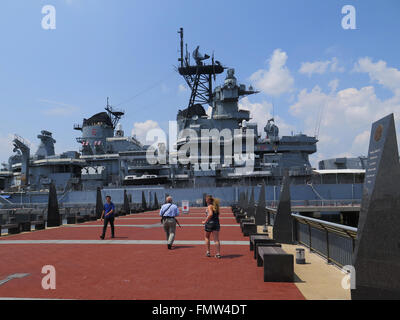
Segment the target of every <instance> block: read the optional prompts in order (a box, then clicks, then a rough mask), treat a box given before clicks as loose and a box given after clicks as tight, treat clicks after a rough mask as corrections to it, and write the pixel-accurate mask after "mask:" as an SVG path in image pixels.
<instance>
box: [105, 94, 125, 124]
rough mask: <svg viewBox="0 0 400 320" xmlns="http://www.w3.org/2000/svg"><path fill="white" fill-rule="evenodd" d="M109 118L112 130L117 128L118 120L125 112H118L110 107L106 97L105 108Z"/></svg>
mask: <svg viewBox="0 0 400 320" xmlns="http://www.w3.org/2000/svg"><path fill="white" fill-rule="evenodd" d="M105 110H106V111H107V113H108V115H109V117H110V118H111V123H112V125H113V129H115V127H116V126H117V123H118V122H119V120H120V119H121V118H122V117H123V116H124V114H125V112H124V111H123V110H118V109H115V108H114V107H112V106H111V105H110V103H109V98H108V97H107V106H106V107H105Z"/></svg>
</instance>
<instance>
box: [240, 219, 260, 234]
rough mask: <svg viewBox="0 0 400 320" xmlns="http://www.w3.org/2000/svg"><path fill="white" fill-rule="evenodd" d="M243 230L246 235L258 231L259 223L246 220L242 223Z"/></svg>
mask: <svg viewBox="0 0 400 320" xmlns="http://www.w3.org/2000/svg"><path fill="white" fill-rule="evenodd" d="M242 232H243V235H244V236H245V237H248V236H250V235H252V234H256V233H257V225H256V224H255V223H253V222H244V223H243V224H242Z"/></svg>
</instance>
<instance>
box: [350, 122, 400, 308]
mask: <svg viewBox="0 0 400 320" xmlns="http://www.w3.org/2000/svg"><path fill="white" fill-rule="evenodd" d="M353 264H354V267H355V280H356V281H355V282H356V288H355V289H352V290H351V297H352V299H354V300H369V299H400V164H399V153H398V147H397V139H396V129H395V124H394V116H393V114H390V115H388V116H386V117H385V118H382V119H381V120H379V121H377V122H375V123H374V124H373V125H372V131H371V138H370V144H369V152H368V164H367V169H366V173H365V182H364V189H363V199H362V202H361V211H360V218H359V223H358V231H357V239H356V247H355V251H354V256H353Z"/></svg>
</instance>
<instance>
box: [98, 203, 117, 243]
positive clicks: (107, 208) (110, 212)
mask: <svg viewBox="0 0 400 320" xmlns="http://www.w3.org/2000/svg"><path fill="white" fill-rule="evenodd" d="M114 214H115V206H114V203H112V202H111V197H110V196H107V197H106V203H105V204H104V210H103V212H102V214H101V218H100V219H101V221H103V217H104V227H103V234H102V235H101V236H100V238H101V239H102V240H104V237H105V236H106V230H107V225H108V222H110V225H111V238H115V234H114Z"/></svg>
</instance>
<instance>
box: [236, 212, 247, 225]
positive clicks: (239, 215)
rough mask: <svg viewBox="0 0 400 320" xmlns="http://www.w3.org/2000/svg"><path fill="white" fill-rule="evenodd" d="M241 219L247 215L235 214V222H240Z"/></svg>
mask: <svg viewBox="0 0 400 320" xmlns="http://www.w3.org/2000/svg"><path fill="white" fill-rule="evenodd" d="M242 219H247V216H246V215H245V214H244V213H239V214H237V215H236V222H237V223H240V222H241V221H242Z"/></svg>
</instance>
